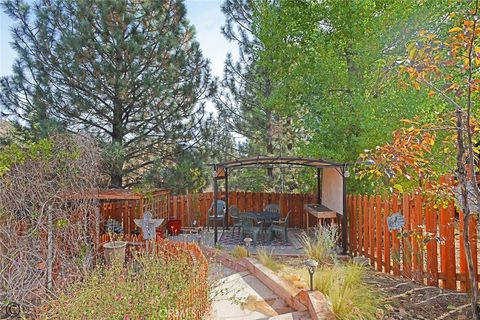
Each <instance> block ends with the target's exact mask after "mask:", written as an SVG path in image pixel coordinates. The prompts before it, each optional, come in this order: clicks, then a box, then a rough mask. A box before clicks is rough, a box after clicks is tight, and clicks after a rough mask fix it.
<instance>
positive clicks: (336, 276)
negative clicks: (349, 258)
mask: <svg viewBox="0 0 480 320" xmlns="http://www.w3.org/2000/svg"><path fill="white" fill-rule="evenodd" d="M302 272H303V273H302V277H303V278H304V279H305V280H307V279H308V274H307V273H306V271H303V270H302ZM364 275H365V268H364V267H362V266H360V265H357V264H353V263H350V264H346V265H341V264H335V265H333V266H325V265H324V266H321V267H320V268H319V269H318V270H317V272H316V273H315V276H314V280H313V281H314V282H313V285H314V287H315V289H316V290H318V291H320V292H322V293H323V294H324V295H325V296H326V297H327V299H328V300H329V301H330V303H331V304H332V311H333V313H334V314H335V317H336V319H340V320H354V319H355V320H357V319H376V316H375V312H376V310H377V309H378V307H379V305H380V303H381V297H380V295H379V294H378V293H376V292H375V291H374V290H373V288H371V287H370V286H369V285H367V284H365V283H364V282H363V278H364Z"/></svg>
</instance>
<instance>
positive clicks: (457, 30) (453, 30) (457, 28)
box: [448, 27, 463, 33]
mask: <svg viewBox="0 0 480 320" xmlns="http://www.w3.org/2000/svg"><path fill="white" fill-rule="evenodd" d="M460 31H463V29H462V28H460V27H454V28H452V29H450V30H448V33H453V32H460Z"/></svg>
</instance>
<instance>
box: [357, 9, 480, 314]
mask: <svg viewBox="0 0 480 320" xmlns="http://www.w3.org/2000/svg"><path fill="white" fill-rule="evenodd" d="M478 15H479V0H476V1H471V2H470V3H469V4H468V6H467V8H466V10H465V12H463V13H461V12H456V13H452V14H451V15H450V17H449V19H451V20H452V21H453V23H454V26H453V27H452V28H450V30H448V32H446V35H445V36H444V37H442V36H441V35H440V34H435V33H432V32H429V31H427V30H421V31H419V32H418V35H419V37H418V39H417V40H416V41H415V42H412V43H411V44H409V45H408V57H407V58H406V59H405V61H404V62H403V64H402V66H401V67H400V72H401V74H402V75H403V80H402V81H401V85H403V86H412V87H413V88H415V89H417V90H426V91H427V92H428V95H429V96H432V97H433V96H436V97H438V98H440V99H442V100H443V101H444V102H446V103H447V104H448V105H449V106H451V107H452V110H450V112H448V113H445V114H442V115H441V116H440V117H438V119H436V121H433V122H432V121H430V122H428V123H420V122H419V120H418V119H415V120H407V121H405V122H406V124H407V126H406V127H405V128H402V129H400V130H398V131H395V132H394V135H393V141H392V142H391V143H389V144H386V145H384V146H380V147H377V148H376V149H375V150H374V151H371V152H366V153H365V154H362V155H360V158H361V160H362V162H363V163H370V164H371V165H369V166H365V167H364V168H363V169H362V170H361V171H360V177H362V176H365V175H370V176H373V177H378V178H382V179H384V180H386V181H387V182H388V183H391V184H392V185H393V187H394V188H395V189H399V190H400V191H402V189H403V186H402V184H399V183H398V181H401V180H402V179H404V180H405V179H407V180H416V181H418V182H420V183H422V182H428V183H429V185H430V188H424V190H427V189H428V190H430V192H432V191H433V192H435V193H436V194H437V196H438V195H439V194H440V195H441V196H443V197H450V199H451V198H452V197H455V198H456V200H457V205H458V207H459V208H460V209H461V210H462V211H463V214H464V215H463V223H464V232H463V238H464V241H463V243H464V248H465V253H466V258H467V265H468V273H469V279H470V284H471V286H470V287H471V291H472V292H471V295H470V303H471V306H472V312H473V315H474V316H475V318H476V319H480V311H479V308H478V305H477V300H478V282H477V277H476V274H475V267H474V263H473V258H472V250H471V247H470V244H471V242H470V239H469V234H470V232H469V226H470V220H471V219H474V218H475V217H476V216H478V214H479V213H480V212H478V211H479V210H478V206H476V205H474V204H475V203H477V204H478V203H480V190H479V187H478V184H477V180H476V173H477V172H478V166H477V165H476V164H478V160H479V159H478V158H479V152H478V147H477V146H478V144H479V142H480V135H479V131H480V125H479V122H478V121H477V120H476V119H475V117H474V116H475V114H478V111H479V110H478V101H479V100H478V99H479V94H480V72H479V67H480V43H479V35H480V27H479V21H478V20H479V17H478ZM440 138H441V139H440ZM453 150H454V151H455V152H452V151H453ZM437 151H438V152H437ZM452 154H454V157H452ZM439 155H440V156H439ZM439 163H441V164H442V165H443V167H444V170H443V171H442V170H439V168H440V167H441V166H440V165H439ZM446 172H450V173H453V174H454V175H455V178H456V186H455V187H453V186H451V185H447V184H441V183H439V182H438V178H439V176H440V175H441V174H444V173H446Z"/></svg>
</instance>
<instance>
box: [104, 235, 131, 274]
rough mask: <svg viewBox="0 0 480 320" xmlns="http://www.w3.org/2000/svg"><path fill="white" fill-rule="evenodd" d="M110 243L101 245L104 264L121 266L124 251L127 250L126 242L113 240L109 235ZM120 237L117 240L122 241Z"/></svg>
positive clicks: (123, 259) (113, 237)
mask: <svg viewBox="0 0 480 320" xmlns="http://www.w3.org/2000/svg"><path fill="white" fill-rule="evenodd" d="M109 236H110V241H109V242H106V243H104V244H103V250H104V251H103V254H104V257H105V263H106V264H107V265H110V266H112V265H116V266H122V265H123V263H124V262H125V251H126V248H127V242H126V241H121V240H115V238H116V237H115V236H113V234H112V233H109ZM122 238H123V237H122V236H121V235H119V236H118V238H117V239H122Z"/></svg>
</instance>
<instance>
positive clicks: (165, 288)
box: [41, 253, 197, 319]
mask: <svg viewBox="0 0 480 320" xmlns="http://www.w3.org/2000/svg"><path fill="white" fill-rule="evenodd" d="M192 275H195V270H192V267H191V264H190V263H189V261H188V256H187V254H186V253H185V254H178V255H175V257H174V259H172V257H170V259H168V260H167V259H165V258H164V257H161V256H158V257H152V256H140V257H137V258H136V259H135V260H134V261H133V263H132V266H131V267H130V268H127V269H126V270H125V269H124V268H118V267H117V268H115V267H112V268H105V267H99V268H97V269H96V271H94V272H92V273H91V274H88V275H86V277H85V279H84V281H83V282H80V283H76V284H74V285H73V286H72V287H71V288H69V289H68V290H67V292H66V293H65V294H61V295H60V296H59V297H58V299H56V300H53V301H51V302H50V303H49V305H47V307H46V308H45V311H44V312H43V314H42V316H41V318H44V319H52V318H54V319H166V318H167V315H168V314H169V313H171V312H172V311H174V310H176V309H178V307H179V304H182V306H183V307H185V306H186V305H185V303H186V301H188V299H187V290H186V289H187V288H188V285H189V283H190V281H191V279H190V278H191V277H192ZM193 303H197V301H193Z"/></svg>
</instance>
